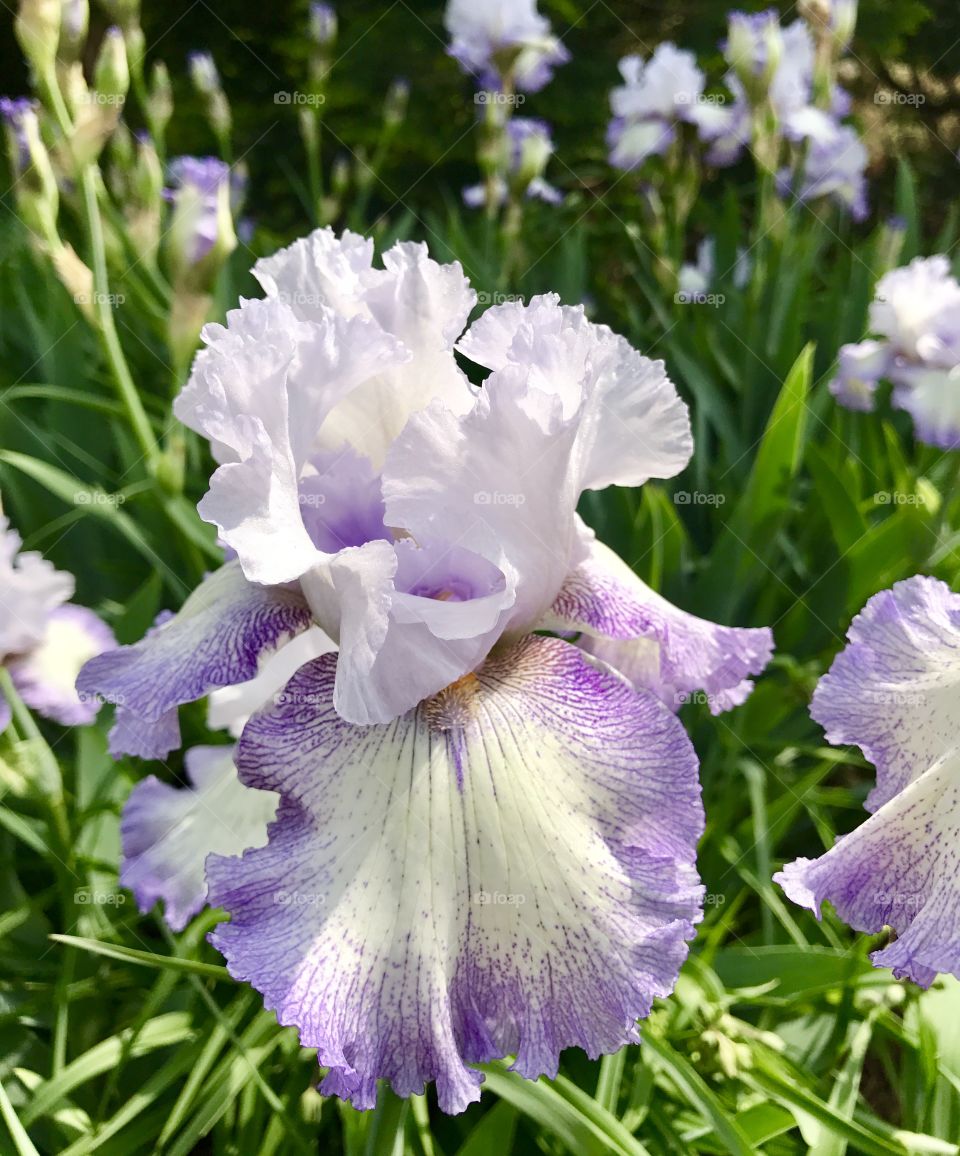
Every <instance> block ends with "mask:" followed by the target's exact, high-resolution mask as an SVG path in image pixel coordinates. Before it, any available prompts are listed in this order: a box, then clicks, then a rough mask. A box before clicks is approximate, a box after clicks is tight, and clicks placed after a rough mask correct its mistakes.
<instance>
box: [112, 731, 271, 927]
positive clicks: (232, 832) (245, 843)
mask: <svg viewBox="0 0 960 1156" xmlns="http://www.w3.org/2000/svg"><path fill="white" fill-rule="evenodd" d="M233 754H234V748H233V747H232V746H227V747H191V748H190V750H188V751H187V752H186V754H185V756H184V766H185V768H186V772H187V777H188V779H189V784H190V785H189V786H188V787H183V788H177V787H172V786H170V785H168V784H167V783H161V782H160V780H159V779H157V778H156V777H155V776H154V775H150V777H149V778H147V779H144V780H143V782H142V783H138V784H137V785H136V786H135V787H134V788H133V790H132V791H131V792H130V796H129V798H128V799H127V802H126V806H125V807H124V809H123V819H122V820H121V823H120V836H121V840H122V843H123V860H122V863H121V868H120V882H121V883H122V884H123V886H124V887H128V888H129V889H130V890H131V891H132V892H133V893H134V895H135V896H136V899H137V904H138V906H139V908H140V910H141V911H143V912H147V911H149V910H150V908H151V907H152V906H153V905H154V903H156V902H157V900H162V902H163V905H164V913H163V915H164V919H165V920H166V921H167V923H168V924H169V925H170V927H171V928H172V929H173V930H174V931H182V930H183V928H184V927H185V926H186V925H187V923H188V921H189V920H190V919H191V918H192V917H193V916H194V915H196V913H197V912H198V911H199V910H200V909H201V908H202V907H203V905H204V903H205V902H206V898H207V881H206V876H205V874H204V864H205V862H206V859H207V856H208V855H209V854H211V853H213V852H216V853H217V854H219V855H239V854H240V853H241V852H243V851H246V850H247V849H248V848H249V847H260V846H262V845H263V844H264V843H265V842H266V841H267V824H268V823H269V822H270V821H271V820H272V819H273V817H274V815H275V814H276V810H277V802H278V798H277V796H276V795H275V794H273V793H272V792H270V791H257V790H254V789H252V788H251V787H245V786H244V785H243V784H242V783H241V782H240V780H239V778H238V777H237V769H236V767H235V766H234V762H233Z"/></svg>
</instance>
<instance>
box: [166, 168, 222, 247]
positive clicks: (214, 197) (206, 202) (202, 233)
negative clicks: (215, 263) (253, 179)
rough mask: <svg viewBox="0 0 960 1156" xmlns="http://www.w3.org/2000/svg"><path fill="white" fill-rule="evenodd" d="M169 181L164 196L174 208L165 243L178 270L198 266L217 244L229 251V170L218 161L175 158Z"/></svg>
mask: <svg viewBox="0 0 960 1156" xmlns="http://www.w3.org/2000/svg"><path fill="white" fill-rule="evenodd" d="M170 177H171V179H172V181H173V185H172V187H171V188H169V189H166V190H164V196H165V197H166V199H167V200H168V201H169V202H170V204H171V205H172V206H173V214H172V218H171V221H170V228H169V230H168V234H169V236H168V241H169V250H170V253H171V254H172V255H173V257H174V259H175V263H176V264H177V266H178V267H180V266H183V267H184V268H190V267H194V266H196V265H199V264H200V262H201V261H203V260H204V258H205V257H207V256H208V255H209V254H210V253H211V252H212V250H213V248H214V246H215V245H217V242H218V241H220V242H224V241H226V242H227V243H228V244H230V247H231V248H232V243H235V242H233V223H232V215H231V212H230V196H231V180H232V177H231V170H230V166H229V165H228V164H226V163H225V162H224V161H222V160H220V159H219V158H218V157H187V156H184V157H176V158H174V159H173V160H172V161H171V162H170ZM231 242H232V243H231Z"/></svg>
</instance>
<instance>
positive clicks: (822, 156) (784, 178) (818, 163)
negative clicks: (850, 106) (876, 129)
mask: <svg viewBox="0 0 960 1156" xmlns="http://www.w3.org/2000/svg"><path fill="white" fill-rule="evenodd" d="M868 161H869V157H868V155H867V150H866V147H865V146H864V143H863V141H862V140H861V139H860V137H859V136H858V135H857V133H856V130H855V129H853V128H851V127H850V126H849V125H844V124H840V125H834V126H833V129H832V132H830V133H827V134H824V135H823V136H821V137H819V138H817V137H811V138H810V143H809V146H808V148H807V150H806V153H805V155H804V156H803V158H802V160H801V162H800V168H801V180H800V182H799V187H798V186H797V182H796V180H795V178H794V174H793V173H792V172H791V171H790V170H789V169H784V170H783V171H782V172H781V173H779V174H778V186H779V187H780V189H781V192H782V194H784V195H787V194H789V193H793V194H794V195H795V196H797V197H798V198H799V199H800V200H801V201H811V200H818V199H819V198H821V197H829V198H830V199H831V200H833V201H835V202H836V203H837V204H839V205H840V206H841V207H843V208H845V209H847V211H848V212H849V213H850V216H851V217H852V218H853V219H854V220H855V221H862V220H863V219H864V218H865V217H866V216H867V213H868V211H869V206H868V204H867V179H866V175H865V173H866V167H867V163H868Z"/></svg>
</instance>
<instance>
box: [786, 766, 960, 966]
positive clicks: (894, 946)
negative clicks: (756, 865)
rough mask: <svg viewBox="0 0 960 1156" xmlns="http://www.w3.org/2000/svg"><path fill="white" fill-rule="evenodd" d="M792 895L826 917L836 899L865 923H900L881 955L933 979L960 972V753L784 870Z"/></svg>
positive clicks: (885, 961)
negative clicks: (813, 855) (815, 854)
mask: <svg viewBox="0 0 960 1156" xmlns="http://www.w3.org/2000/svg"><path fill="white" fill-rule="evenodd" d="M774 880H775V881H776V882H777V883H779V884H780V886H781V887H782V888H783V889H784V891H785V892H786V894H787V896H788V897H789V898H790V899H792V900H793V902H794V903H798V904H800V905H801V906H802V907H809V908H810V909H811V910H812V911H814V912H815V913H816V915H817V918H819V917H820V908H821V904H822V903H823V902H824V901H825V900H829V902H830V903H832V904H833V906H834V908H835V909H836V912H837V914H838V915H839V916H840V918H841V919H842V920H843V921H844V922H845V923H849V924H850V926H851V927H853V928H855V929H856V930H857V931H866V932H871V933H874V932H878V931H881V930H882V929H883V928H884V927H885V926H890V927H892V928H893V929H894V930H895V931H896V932H897V938H896V940H895V941H894V942H893V943H891V944H890V946H889V947H885V948H883V950H881V951H875V952H874V953H873V954H872V955H871V957H870V958H871V959H872V961H873V963H874V964H875V965H876V966H877V967H892V968H893V971H894V974H895V975H896V976H897V977H898V978H901V977H904V976H906V977H907V978H909V979H912V980H913V981H914V982H915V983H918V984H920V985H921V986H922V987H928V986H929V985H930V984H931V983H932V982H933V980H934V979H935V978H936V976H937V973H938V972H951V973H952V974H953V975H956V976H958V977H960V754H958V751H957V748H956V747H954V748H952V749H951V750H950V751H949V752H948V754H946V755H945V756H944V757H943V758H942V759H940V760H939V761H938V762H937V763H935V764H934V765H933V766H932V767H930V769H929V770H926V771H924V773H923V774H921V775H920V777H919V778H917V779H915V780H914V781H913V782H912V783H910V784H909V785H908V786H907V787H905V788H904V789H903V791H901V792H900V793H899V794H898V795H895V796H894V797H893V798H892V799H890V800H889V801H888V802H885V803H884V804H883V806H882V807H881V808H880V809H879V810H878V811H877V812H876V813H875V814H873V815H871V816H870V818H869V819H867V821H866V822H865V823H863V824H861V826H859V827H858V828H857V829H856V830H855V831H853V832H851V833H850V834H849V835H845V836H843V837H842V838H840V839H838V840H837V842H836V843H835V844H834V846H833V847H832V848H831V849H830V850H829V851H827V852H826V853H825V854H824V855H821V856H820V858H819V859H814V860H810V859H797V860H796V861H795V862H793V863H789V864H787V866H785V867H784V869H783V871H781V872H778V873H777V874H776V875H774Z"/></svg>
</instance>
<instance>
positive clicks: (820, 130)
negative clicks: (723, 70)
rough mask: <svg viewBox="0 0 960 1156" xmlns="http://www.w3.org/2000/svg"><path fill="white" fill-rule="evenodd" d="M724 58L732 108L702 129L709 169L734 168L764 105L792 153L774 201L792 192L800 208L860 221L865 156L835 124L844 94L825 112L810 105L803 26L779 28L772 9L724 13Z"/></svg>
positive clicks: (845, 103)
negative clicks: (807, 204)
mask: <svg viewBox="0 0 960 1156" xmlns="http://www.w3.org/2000/svg"><path fill="white" fill-rule="evenodd" d="M724 50H725V54H726V57H727V61H728V63H729V64H730V65H731V68H730V71H729V72H728V73H727V76H726V78H725V79H726V83H727V86H728V87H729V89H730V91H731V93H732V94H733V101H732V102H731V103H730V104H728V105H726V106H724V107H722V108H720V109H718V110H717V111H716V114H715V115H714V116H713V117H712V118H711V119H710V120H708V121H707V122H706V123H704V124H703V125H702V126H701V134H702V136H703V138H704V140H706V141H707V142H709V144H710V148H709V149H708V152H707V160H708V162H709V163H711V164H715V165H721V166H723V165H729V164H732V163H734V162H735V161H736V160H737V159H738V158H739V157H740V155H741V153H742V152H743V150H744V149H745V148H748V147H749V146H750V144H751V131H752V129H751V121H752V109H753V108H754V107H755V106H758V105H765V106H767V107H768V108H769V110H770V111H771V112H772V113H773V115H774V117H775V120H776V126H777V131H778V132H779V133H780V134H782V135H783V136H784V137H786V139H787V140H789V141H792V142H794V143H795V144H796V145H797V155H796V160H795V163H794V164H793V165H792V166H791V167H790V168H788V169H785V170H783V172H781V173H780V174H779V178H778V186H779V188H780V191H781V194H784V195H785V194H786V193H787V192H788V191H790V190H792V191H793V193H794V195H796V196H798V197H799V198H800V199H802V200H808V199H813V198H816V197H823V196H829V197H831V198H832V199H833V200H835V201H837V202H838V203H839V204H840V205H842V206H843V207H845V208H847V209H848V210H849V211H850V213H851V215H852V216H853V217H854V219H855V220H861V219H862V218H863V217H864V216H865V215H866V212H867V201H866V183H865V179H864V170H865V168H866V164H867V153H866V150H865V148H864V146H863V144H862V143H861V142H860V140H859V138H858V137H857V134H856V132H855V131H854V129H853V128H851V127H850V126H849V125H843V124H841V123H840V121H841V118H842V117H844V116H846V115H847V114H848V113H849V111H850V97H849V94H848V93H847V92H845V91H844V90H843V89H842V88H840V87H839V86H835V87H834V90H833V92H832V94H831V100H830V107H829V108H827V109H824V108H820V107H818V106H817V105H815V103H814V85H813V77H814V63H815V54H816V53H815V46H814V42H813V36H812V34H811V31H810V28H809V26H808V24H807V23H806V21H804V20H795V21H794V22H793V23H792V24H788V25H787V26H786V27H784V28H781V27H780V24H779V17H778V15H777V13H776V12H775V11H774V10H772V9H771V10H769V11H767V12H760V13H752V14H746V13H742V12H734V13H731V16H730V25H729V33H728V37H727V41H726V44H725V46H724ZM801 173H802V174H803V179H802V181H798V174H801ZM795 184H796V185H798V187H796V188H795V187H794V186H795Z"/></svg>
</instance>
